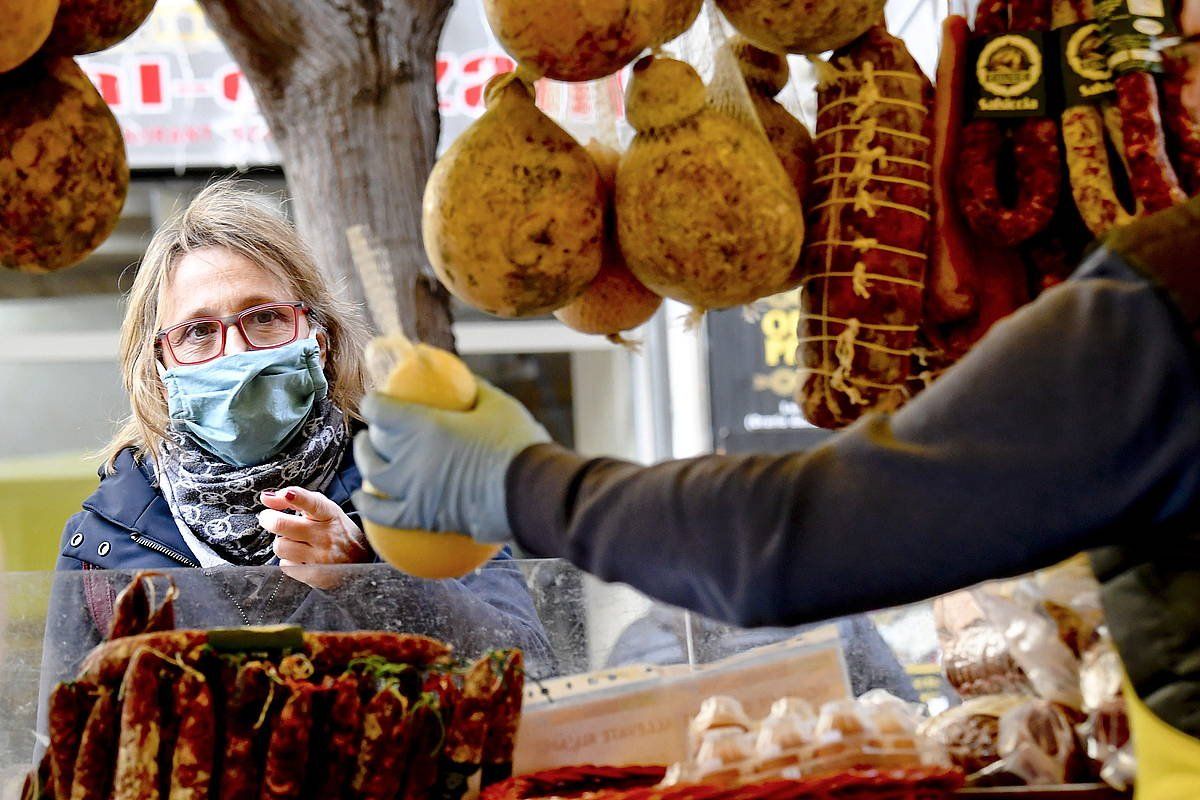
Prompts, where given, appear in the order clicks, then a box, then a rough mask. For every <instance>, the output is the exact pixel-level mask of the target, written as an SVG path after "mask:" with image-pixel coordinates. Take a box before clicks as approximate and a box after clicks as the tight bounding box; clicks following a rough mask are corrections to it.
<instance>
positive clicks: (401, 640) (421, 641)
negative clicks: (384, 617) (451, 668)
mask: <svg viewBox="0 0 1200 800" xmlns="http://www.w3.org/2000/svg"><path fill="white" fill-rule="evenodd" d="M304 645H305V650H306V651H307V654H308V657H309V658H310V659H311V660H312V663H313V666H314V667H315V668H316V671H317V672H318V673H320V674H329V673H339V672H341V671H342V670H344V669H346V667H347V666H349V664H350V662H351V661H353V660H354V659H356V658H367V657H371V656H376V657H378V658H380V659H381V660H383V661H387V662H390V663H393V664H411V665H413V666H426V665H428V664H432V663H434V662H436V661H440V660H442V659H445V658H448V657H449V656H450V653H451V648H450V646H449V645H447V644H444V643H442V642H439V641H438V640H436V639H431V638H429V637H428V636H418V635H416V634H411V633H389V632H386V631H364V632H360V633H306V634H304Z"/></svg>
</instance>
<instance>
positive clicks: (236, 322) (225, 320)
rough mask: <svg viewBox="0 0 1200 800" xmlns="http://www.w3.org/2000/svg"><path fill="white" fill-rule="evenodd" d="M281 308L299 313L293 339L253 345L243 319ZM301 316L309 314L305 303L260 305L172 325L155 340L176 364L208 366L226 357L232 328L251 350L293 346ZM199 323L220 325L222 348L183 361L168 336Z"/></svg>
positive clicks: (298, 331)
mask: <svg viewBox="0 0 1200 800" xmlns="http://www.w3.org/2000/svg"><path fill="white" fill-rule="evenodd" d="M281 306H284V307H287V308H294V309H295V310H296V311H297V312H298V313H297V314H296V317H295V319H294V320H293V321H292V327H293V330H292V336H291V338H290V339H288V340H287V341H286V342H280V343H279V344H273V345H271V346H269V347H258V346H257V345H255V344H253V343H251V341H250V337H249V336H247V335H246V329H245V328H244V327H242V319H243V318H244V317H247V316H249V315H251V314H253V313H255V312H257V311H262V310H263V309H265V308H279V307H281ZM301 314H304V315H307V314H308V304H307V303H304V302H302V301H296V302H278V303H259V304H258V305H256V306H251V307H250V308H246V309H243V310H241V311H239V312H238V313H236V314H230V315H229V316H226V317H193V318H192V319H185V320H184V321H183V322H180V323H179V324H177V325H172V326H171V327H169V328H163V329H162V330H161V331H159V332H158V333H156V334H154V338H155V339H157V340H158V341H159V342H161V343H162V345H163V346H165V347H166V348H167V352H169V353H170V354H171V358H172V359H174V360H175V363H177V364H179V365H180V366H181V367H194V366H196V365H198V364H207V363H208V362H209V361H216V360H217V359H218V358H220V357H221V356H223V355H225V344H226V342H227V340H228V337H229V328H230V327H237V329H238V333H240V334H241V335H242V341H244V342H245V343H246V347H247V348H249V349H250V350H274V349H275V348H277V347H286V346H287V345H289V344H291V343H292V342H294V341H296V340H297V339H299V338H300V315H301ZM197 322H215V323H217V324H218V325H220V326H221V346H220V348H219V349H218V350H217V354H216V355H214V356H210V357H209V358H206V359H204V360H202V361H181V360H180V359H179V357H178V356H176V355H175V348H173V347H171V340H170V339H168V338H167V334H169V333H170V332H171V331H173V330H177V329H179V328H182V327H183V326H185V325H195V324H196V323H197Z"/></svg>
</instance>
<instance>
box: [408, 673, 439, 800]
mask: <svg viewBox="0 0 1200 800" xmlns="http://www.w3.org/2000/svg"><path fill="white" fill-rule="evenodd" d="M408 727H409V735H408V759H407V760H408V775H407V777H406V779H405V781H404V791H403V793H402V794H401V797H402V798H403V800H427V798H428V797H429V796H430V793H431V792H432V791H433V787H434V785H435V784H436V783H437V777H438V763H439V755H440V752H441V746H442V740H443V738H444V736H445V725H444V723H443V720H442V717H441V716H440V709H439V707H438V699H437V695H436V694H433V693H432V692H430V693H427V694H425V695H423V696H422V698H421V700H420V701H418V703H417V704H416V705H415V706H413V710H412V713H411V714H410V715H409V720H408Z"/></svg>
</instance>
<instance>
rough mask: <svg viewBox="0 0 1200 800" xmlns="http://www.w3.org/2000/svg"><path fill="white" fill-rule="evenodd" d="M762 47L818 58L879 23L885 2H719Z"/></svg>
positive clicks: (736, 23) (752, 39) (737, 23)
mask: <svg viewBox="0 0 1200 800" xmlns="http://www.w3.org/2000/svg"><path fill="white" fill-rule="evenodd" d="M716 2H717V7H718V8H720V9H721V11H722V12H724V14H725V16H726V18H728V20H729V21H730V22H731V23H732V24H733V27H735V28H737V29H738V31H739V32H741V33H742V34H744V35H745V36H746V38H747V39H749V40H750V41H752V42H754V43H755V44H756V45H758V46H759V47H764V48H766V49H768V50H779V51H785V52H788V53H804V54H808V55H816V54H818V53H824V52H825V51H826V50H834V49H836V48H838V47H841V46H843V45H846V44H849V43H850V42H852V41H854V40H855V39H857V38H858V37H859V36H862V35H863V34H864V33H866V32H867V29H868V28H870V27H871V26H872V25H874V24H875V23H876V22H878V21H879V18H880V15H881V14H882V13H883V5H884V0H716Z"/></svg>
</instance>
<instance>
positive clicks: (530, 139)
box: [423, 74, 604, 317]
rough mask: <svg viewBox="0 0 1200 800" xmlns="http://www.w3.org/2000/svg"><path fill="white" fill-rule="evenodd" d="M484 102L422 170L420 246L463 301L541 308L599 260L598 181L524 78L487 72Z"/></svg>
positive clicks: (576, 284)
mask: <svg viewBox="0 0 1200 800" xmlns="http://www.w3.org/2000/svg"><path fill="white" fill-rule="evenodd" d="M487 106H488V109H487V112H486V113H484V115H483V116H482V117H480V118H479V119H478V120H477V121H476V122H475V123H474V124H473V125H472V126H471V127H470V128H468V129H467V130H466V131H465V132H464V133H463V134H462V135H460V136H459V137H458V138H457V139H456V140H455V141H454V144H453V145H451V146H450V149H449V150H447V151H446V153H445V155H443V156H442V158H441V160H439V161H438V163H437V165H436V166H435V167H434V169H433V172H432V174H430V176H429V183H428V184H427V185H426V187H425V200H424V209H423V230H424V237H425V251H426V253H428V255H429V260H430V262H431V263H432V264H433V268H434V270H435V271H436V272H437V276H438V278H439V279H440V280H441V281H442V283H443V284H445V286H446V288H447V289H449V290H450V291H451V292H452V293H453V294H454V295H455V296H456V297H458V298H459V299H460V300H462V301H463V302H466V303H468V304H470V305H472V306H474V307H475V308H478V309H480V310H481V311H486V312H487V313H489V314H495V315H496V316H501V317H527V316H534V315H538V314H545V313H548V312H550V311H553V310H554V309H556V308H559V307H561V306H563V305H565V304H567V303H568V302H570V301H571V300H573V299H574V298H575V297H577V296H578V295H579V294H580V293H581V292H582V291H583V289H584V287H586V286H587V285H588V283H589V282H590V281H591V280H592V278H594V277H595V276H596V273H597V272H598V271H599V269H600V253H601V242H602V239H603V234H604V187H603V184H602V183H601V180H600V174H599V173H598V172H597V171H596V165H595V164H594V163H593V162H592V159H591V157H590V156H589V155H588V154H587V151H586V150H584V149H583V147H582V146H580V144H579V143H578V142H576V141H575V140H574V139H572V138H571V136H570V134H568V133H567V132H566V131H564V130H563V129H562V128H560V127H559V126H558V125H556V124H555V123H554V122H553V121H552V120H551V119H550V118H549V117H547V116H546V115H545V114H543V113H542V112H541V111H539V110H538V108H537V107H536V106H535V105H534V103H533V94H532V90H531V87H529V86H528V85H527V84H525V83H524V82H523V81H521V80H520V79H518V78H516V77H515V76H513V75H512V74H508V75H501V76H497V77H496V78H493V80H492V82H491V83H490V84H489V86H488V92H487Z"/></svg>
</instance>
